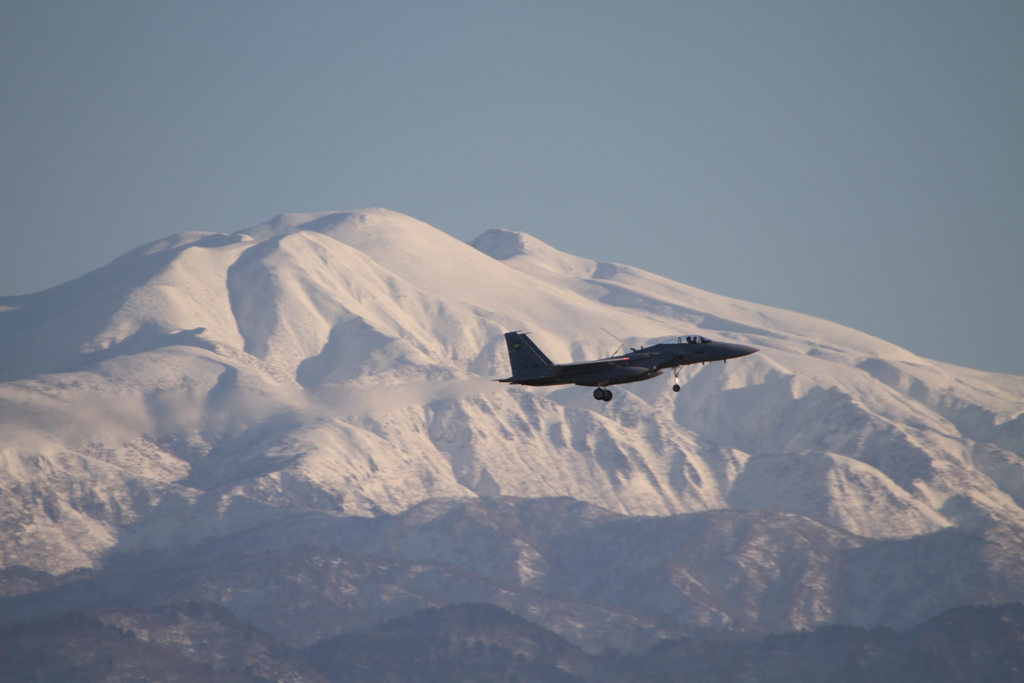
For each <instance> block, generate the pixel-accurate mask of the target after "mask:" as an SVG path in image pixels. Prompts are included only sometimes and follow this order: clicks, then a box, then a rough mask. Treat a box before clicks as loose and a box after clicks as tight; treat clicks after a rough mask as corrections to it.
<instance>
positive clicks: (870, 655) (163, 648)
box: [0, 602, 1024, 683]
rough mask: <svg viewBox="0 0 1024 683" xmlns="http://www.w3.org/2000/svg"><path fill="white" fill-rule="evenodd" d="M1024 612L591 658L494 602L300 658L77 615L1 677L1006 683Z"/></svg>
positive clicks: (1015, 668) (40, 680)
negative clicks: (902, 627) (912, 625)
mask: <svg viewBox="0 0 1024 683" xmlns="http://www.w3.org/2000/svg"><path fill="white" fill-rule="evenodd" d="M1022 672H1024V605H1022V604H1019V603H1018V604H1010V605H996V606H967V607H958V608H955V609H952V610H948V611H947V612H944V613H942V614H940V615H938V616H936V617H934V618H933V619H930V620H928V621H926V622H924V623H922V624H920V625H918V626H916V627H914V628H911V629H908V630H905V631H894V630H891V629H886V628H876V629H864V628H858V627H851V626H827V627H823V628H820V629H817V630H815V631H808V632H801V633H788V634H783V635H775V636H768V637H766V638H762V639H759V640H750V641H738V640H736V639H735V638H721V639H716V638H713V637H704V638H689V639H676V640H667V641H664V642H662V643H660V644H659V645H657V646H655V647H654V648H652V649H651V650H649V651H647V652H644V653H639V654H623V653H621V652H619V651H617V650H614V649H612V648H607V649H605V650H604V651H603V652H600V653H593V652H587V651H584V650H583V649H581V648H580V647H578V646H576V645H573V644H572V643H570V642H569V641H568V640H566V639H565V638H563V637H562V636H559V635H557V634H555V633H553V632H551V631H549V630H548V629H546V628H544V627H542V626H539V625H537V624H534V623H532V622H530V621H528V620H527V619H524V618H522V617H519V616H516V615H514V614H511V613H510V612H507V611H506V610H504V609H501V608H500V607H496V606H494V605H488V604H478V603H467V604H461V605H449V606H447V607H443V608H439V609H434V608H432V609H425V610H420V611H418V612H416V613H415V614H413V615H411V616H407V617H402V618H400V619H395V620H392V621H390V622H387V623H385V624H381V625H379V626H377V627H375V628H373V629H370V630H368V631H365V632H361V633H351V634H347V635H341V636H336V637H333V638H328V639H325V640H322V641H320V642H318V643H316V644H315V645H313V646H311V647H309V648H305V649H297V648H291V647H288V646H286V645H282V644H280V643H278V642H276V641H275V640H274V639H273V637H271V636H270V635H269V634H267V633H265V632H263V631H261V630H259V629H257V628H255V627H253V626H252V625H251V624H249V623H247V622H245V621H244V620H242V619H239V618H238V617H236V616H234V615H232V614H231V613H230V612H228V611H227V610H225V609H224V608H223V607H220V606H219V605H216V604H213V603H199V602H191V603H181V604H176V605H168V606H162V607H156V608H145V609H143V608H124V609H108V610H103V611H97V612H94V613H90V614H83V613H77V612H69V613H66V614H64V615H61V616H59V617H56V618H53V619H49V620H46V621H39V622H31V623H21V624H14V625H8V626H4V627H0V680H3V681H11V682H20V681H33V682H34V683H49V682H50V681H53V682H54V683H56V682H58V681H60V682H62V683H63V682H64V681H72V680H73V681H78V682H81V683H93V682H96V683H99V682H104V683H107V682H113V681H139V680H145V681H152V682H154V683H162V682H164V681H167V682H170V681H197V682H200V683H207V682H209V683H265V682H267V681H288V682H289V683H333V682H336V683H363V682H367V683H368V682H370V681H374V682H394V683H460V682H465V683H470V682H473V683H520V682H521V683H525V682H527V681H529V682H531V683H684V682H685V683H705V682H706V683H733V682H735V683H740V682H742V681H759V682H760V683H776V682H777V683H783V682H785V683H818V682H821V683H825V682H829V683H847V682H848V683H854V682H857V683H871V682H876V681H877V682H879V683H888V682H890V681H891V682H893V683H905V682H906V681H929V682H933V683H959V682H961V681H963V682H967V681H970V682H972V683H975V682H982V683H983V682H989V681H990V682H992V683H1004V682H1005V681H1013V680H1021V673H1022Z"/></svg>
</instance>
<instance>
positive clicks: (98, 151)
mask: <svg viewBox="0 0 1024 683" xmlns="http://www.w3.org/2000/svg"><path fill="white" fill-rule="evenodd" d="M0 94H2V97H3V107H2V108H0V112H2V114H0V115H2V119H0V120H2V126H0V159H2V163H0V174H2V176H0V178H2V182H0V206H2V209H3V213H2V215H3V220H2V222H0V238H2V239H0V295H14V294H23V293H28V292H32V291H37V290H40V289H44V288H47V287H51V286H53V285H56V284H59V283H61V282H64V281H67V280H69V279H72V278H75V277H78V276H80V275H83V274H84V273H86V272H88V271H90V270H92V269H94V268H97V267H99V266H101V265H103V264H104V263H107V262H109V261H110V260H112V259H114V258H116V257H117V256H119V255H121V254H122V253H124V252H126V251H128V250H130V249H132V248H134V247H136V246H139V245H140V244H143V243H145V242H148V241H151V240H154V239H158V238H160V237H163V236H166V235H168V234H172V233H175V232H181V231H184V230H209V231H218V232H232V231H234V230H238V229H241V228H245V227H249V226H252V225H255V224H258V223H261V222H263V221H265V220H267V219H269V218H270V217H272V216H273V215H275V214H278V213H285V212H293V211H297V212H307V211H326V210H346V209H357V208H364V207H369V206H381V207H386V208H389V209H394V210H396V211H401V212H403V213H407V214H409V215H411V216H414V217H415V218H419V219H421V220H424V221H426V222H428V223H430V224H431V225H434V226H435V227H437V228H439V229H441V230H444V231H446V232H448V233H449V234H451V235H454V236H455V237H458V238H459V239H463V240H468V239H471V238H473V237H475V236H476V235H478V234H480V233H481V232H483V231H485V230H487V229H490V228H494V227H498V228H505V229H509V230H521V231H524V232H528V233H530V234H532V235H534V236H536V237H538V238H539V239H541V240H543V241H545V242H547V243H549V244H551V245H552V246H554V247H556V248H558V249H561V250H563V251H567V252H569V253H572V254H576V255H579V256H585V257H588V258H596V259H600V260H608V261H617V262H620V263H627V264H630V265H634V266H638V267H640V268H644V269H646V270H650V271H653V272H655V273H658V274H661V275H664V276H666V277H669V278H671V279H673V280H677V281H680V282H684V283H687V284H690V285H693V286H696V287H700V288H702V289H706V290H709V291H712V292H716V293H719V294H724V295H728V296H732V297H736V298H739V299H745V300H748V301H754V302H758V303H764V304H770V305H773V306H777V307H780V308H785V309H790V310H795V311H800V312H803V313H808V314H811V315H814V316H818V317H821V318H825V319H828V320H832V321H835V322H839V323H842V324H845V325H849V326H851V327H854V328H856V329H859V330H862V331H864V332H867V333H869V334H873V335H876V336H878V337H881V338H883V339H886V340H888V341H891V342H893V343H896V344H899V345H901V346H903V347H905V348H907V349H909V350H910V351H913V352H915V353H918V354H920V355H923V356H926V357H929V358H934V359H937V360H941V361H946V362H950V363H955V364H957V365H964V366H967V367H974V368H979V369H983V370H992V371H997V372H1007V373H1012V374H1017V375H1024V344H1022V340H1024V304H1022V294H1024V3H1022V2H1012V1H1007V2H939V1H935V2H932V1H929V2H910V1H905V2H899V1H897V2H891V1H889V2H875V1H867V0H864V1H858V2H849V3H822V2H753V1H750V2H729V1H723V2H710V1H707V2H682V1H680V2H654V1H642V0H637V1H632V2H625V1H623V2H602V1H599V0H598V1H591V2H576V1H572V2H570V1H568V0H562V1H558V0H554V1H550V2H530V1H520V2H485V1H478V2H447V1H445V0H436V1H432V2H411V1H407V2H387V1H385V2H380V1H377V2H324V1H321V2H309V1H301V0H300V1H297V2H288V3H284V2H259V1H249V2H241V1H238V0H220V1H211V2H199V1H190V0H185V1H180V2H125V1H117V2H108V1H102V2H101V1H90V0H85V1H80V2H48V1H46V0H42V1H38V2H12V1H10V0H8V2H4V3H0ZM594 326H595V330H598V329H599V327H600V321H595V323H594ZM672 332H674V331H671V330H670V331H668V333H672ZM598 333H599V332H598Z"/></svg>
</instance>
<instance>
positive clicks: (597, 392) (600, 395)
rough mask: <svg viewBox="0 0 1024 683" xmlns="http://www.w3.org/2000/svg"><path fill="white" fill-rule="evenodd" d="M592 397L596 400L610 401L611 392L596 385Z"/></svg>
mask: <svg viewBox="0 0 1024 683" xmlns="http://www.w3.org/2000/svg"><path fill="white" fill-rule="evenodd" d="M594 398H596V399H597V400H598V401H610V400H612V392H610V391H608V390H607V389H605V388H604V387H598V388H597V389H594Z"/></svg>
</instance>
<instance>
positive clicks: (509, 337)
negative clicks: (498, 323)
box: [505, 332, 551, 377]
mask: <svg viewBox="0 0 1024 683" xmlns="http://www.w3.org/2000/svg"><path fill="white" fill-rule="evenodd" d="M505 344H506V345H508V362H509V364H510V365H511V366H512V376H513V377H523V376H527V375H536V374H537V370H540V369H543V368H547V367H550V366H551V361H550V360H548V357H547V356H545V355H544V352H543V351H541V350H540V349H539V348H537V345H536V344H534V343H533V341H532V340H531V339H530V338H529V337H527V336H526V334H525V333H523V332H506V333H505Z"/></svg>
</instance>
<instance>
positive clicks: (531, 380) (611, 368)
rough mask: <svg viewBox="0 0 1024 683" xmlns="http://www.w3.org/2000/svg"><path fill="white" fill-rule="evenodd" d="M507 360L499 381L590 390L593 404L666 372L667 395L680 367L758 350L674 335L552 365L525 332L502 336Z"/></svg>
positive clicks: (677, 383) (739, 355)
mask: <svg viewBox="0 0 1024 683" xmlns="http://www.w3.org/2000/svg"><path fill="white" fill-rule="evenodd" d="M505 343H506V344H507V345H508V360H509V363H510V364H511V365H512V376H511V377H506V378H505V379H499V380H497V381H499V382H506V383H508V384H525V385H527V386H532V387H546V386H551V385H554V384H576V385H578V386H584V387H597V388H596V389H594V398H596V399H597V400H598V401H610V400H612V392H611V391H609V390H608V386H610V385H612V384H625V383H626V382H640V381H642V380H645V379H651V378H652V377H657V376H658V375H660V374H662V373H663V372H664V371H665V370H666V369H671V370H672V373H673V374H674V375H675V383H674V384H673V385H672V391H679V371H680V369H681V368H682V366H684V365H693V364H695V363H711V362H714V361H716V360H720V361H723V362H725V361H726V360H728V359H730V358H739V357H741V356H749V355H750V354H752V353H754V352H755V351H757V349H756V348H754V347H753V346H744V345H743V344H730V343H727V342H716V341H711V340H710V339H707V338H705V337H701V336H699V335H691V336H689V337H685V338H683V337H679V338H678V340H677V341H675V342H663V343H661V344H655V345H654V346H649V347H647V348H643V347H640V348H639V349H631V350H630V352H629V353H627V354H624V355H622V356H612V357H610V358H601V359H599V360H587V361H583V362H581V363H552V362H551V361H550V360H549V359H548V357H547V356H545V355H544V352H543V351H541V350H540V348H538V347H537V345H536V344H534V343H533V340H532V339H530V338H529V337H528V336H526V333H525V332H506V333H505Z"/></svg>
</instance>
